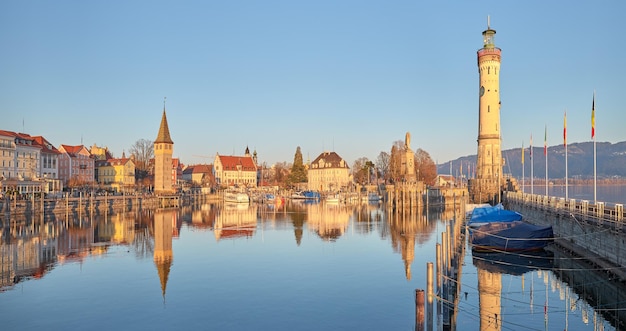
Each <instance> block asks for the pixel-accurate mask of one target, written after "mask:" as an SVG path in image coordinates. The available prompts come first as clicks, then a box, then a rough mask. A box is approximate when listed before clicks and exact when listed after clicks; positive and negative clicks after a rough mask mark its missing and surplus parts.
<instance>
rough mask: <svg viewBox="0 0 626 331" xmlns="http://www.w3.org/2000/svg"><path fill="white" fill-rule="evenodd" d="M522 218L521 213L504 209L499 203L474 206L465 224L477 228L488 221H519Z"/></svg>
mask: <svg viewBox="0 0 626 331" xmlns="http://www.w3.org/2000/svg"><path fill="white" fill-rule="evenodd" d="M522 218H523V216H522V214H520V213H518V212H516V211H512V210H506V209H504V207H503V206H502V204H501V203H500V204H497V205H495V206H487V207H480V208H474V211H472V215H471V216H470V219H469V221H468V222H467V225H468V226H469V227H470V228H477V227H479V226H482V225H485V224H489V223H501V222H516V221H521V220H522Z"/></svg>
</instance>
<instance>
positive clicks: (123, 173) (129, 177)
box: [96, 157, 135, 192]
mask: <svg viewBox="0 0 626 331" xmlns="http://www.w3.org/2000/svg"><path fill="white" fill-rule="evenodd" d="M96 174H97V175H96V178H97V181H98V184H100V185H101V186H102V187H103V188H105V189H108V190H113V191H117V192H122V191H128V190H131V191H132V190H134V186H135V162H133V160H132V158H126V157H122V158H119V159H115V158H110V159H107V160H98V161H96Z"/></svg>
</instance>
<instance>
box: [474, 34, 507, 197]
mask: <svg viewBox="0 0 626 331" xmlns="http://www.w3.org/2000/svg"><path fill="white" fill-rule="evenodd" d="M495 35H496V30H493V29H491V27H490V26H489V23H488V24H487V30H485V31H483V48H481V49H479V50H478V52H477V56H478V73H479V89H478V156H477V160H476V178H475V179H473V180H472V181H470V183H469V192H470V198H471V200H472V201H473V202H475V203H482V202H489V201H496V199H497V198H496V197H497V196H498V195H499V192H500V183H501V181H502V180H503V178H502V150H501V132H500V60H501V59H500V55H501V50H500V48H498V47H496V46H495Z"/></svg>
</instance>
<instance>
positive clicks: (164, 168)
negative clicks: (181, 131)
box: [154, 103, 174, 195]
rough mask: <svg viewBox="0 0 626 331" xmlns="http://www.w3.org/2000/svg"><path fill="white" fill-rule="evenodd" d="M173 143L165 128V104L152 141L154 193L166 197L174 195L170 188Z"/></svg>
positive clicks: (168, 131)
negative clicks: (159, 125) (157, 132)
mask: <svg viewBox="0 0 626 331" xmlns="http://www.w3.org/2000/svg"><path fill="white" fill-rule="evenodd" d="M173 153H174V142H173V141H172V138H171V137H170V129H169V128H168V126H167V116H166V115H165V103H163V117H161V127H159V134H158V135H157V138H156V140H155V141H154V193H155V194H158V195H167V194H171V193H174V189H173V188H172V154H173Z"/></svg>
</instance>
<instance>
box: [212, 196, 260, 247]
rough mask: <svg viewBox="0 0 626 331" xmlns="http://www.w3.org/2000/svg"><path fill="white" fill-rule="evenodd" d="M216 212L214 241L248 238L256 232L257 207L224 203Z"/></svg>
mask: <svg viewBox="0 0 626 331" xmlns="http://www.w3.org/2000/svg"><path fill="white" fill-rule="evenodd" d="M219 208H220V209H219V210H218V211H217V212H216V216H215V222H214V224H213V234H214V235H215V239H216V240H217V241H220V240H222V239H234V238H241V237H243V238H250V237H252V236H253V235H254V233H255V231H256V223H257V205H250V204H247V203H225V204H223V205H221V206H220V207H219Z"/></svg>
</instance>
